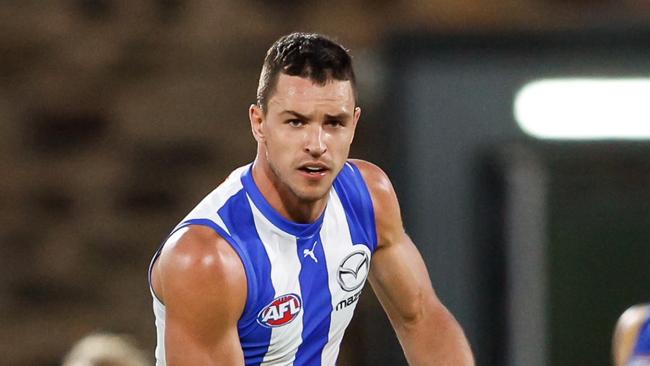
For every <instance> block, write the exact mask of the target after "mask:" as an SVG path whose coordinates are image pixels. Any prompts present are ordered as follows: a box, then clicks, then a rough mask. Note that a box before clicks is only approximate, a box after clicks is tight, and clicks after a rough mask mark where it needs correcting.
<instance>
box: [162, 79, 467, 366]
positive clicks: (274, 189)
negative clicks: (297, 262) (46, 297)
mask: <svg viewBox="0 0 650 366" xmlns="http://www.w3.org/2000/svg"><path fill="white" fill-rule="evenodd" d="M360 114H361V111H360V109H359V108H358V107H356V106H355V100H354V94H353V91H352V87H351V85H350V82H348V81H336V80H333V81H329V82H327V83H326V84H325V85H316V84H314V83H313V82H312V81H311V80H309V79H304V78H300V77H296V76H287V75H284V74H280V76H279V79H278V82H277V86H276V90H275V92H274V93H273V95H272V97H271V98H270V99H269V103H268V110H267V111H263V110H262V109H261V108H260V107H259V106H257V105H253V106H251V107H250V109H249V117H250V121H251V129H252V132H253V136H254V137H255V139H256V141H257V145H258V152H257V156H256V160H255V163H254V165H253V177H254V179H255V182H256V184H257V185H258V187H259V189H260V191H261V192H262V194H263V195H264V197H265V198H266V200H267V201H268V202H269V203H270V204H271V206H273V207H274V208H275V209H276V210H277V211H278V212H279V213H280V214H281V215H283V216H284V217H286V218H287V219H290V220H293V221H296V222H303V223H304V222H312V221H314V220H315V219H316V218H318V217H319V216H320V215H321V214H322V212H323V210H324V209H325V206H326V204H327V197H328V193H329V190H330V189H331V187H332V182H333V181H334V179H335V178H336V175H337V174H338V172H339V171H340V170H341V169H342V167H343V165H344V164H345V162H346V161H347V158H348V153H349V149H350V144H351V143H352V140H353V138H354V131H355V128H356V125H357V121H358V120H359V117H360ZM353 162H354V164H356V165H357V166H358V167H359V169H360V170H361V172H362V175H363V177H364V179H365V181H366V183H367V185H368V188H369V190H370V194H371V197H372V201H373V205H374V208H375V219H376V227H377V237H378V247H377V250H376V251H375V254H374V255H373V257H372V264H371V272H370V276H369V279H370V283H371V285H372V288H373V289H374V291H375V293H376V294H377V296H378V298H379V300H380V302H381V303H382V305H383V307H384V309H385V311H386V313H387V314H388V317H389V318H390V321H391V324H392V325H393V327H394V328H395V331H396V333H397V336H398V338H399V341H400V343H401V345H402V348H403V349H404V352H405V354H406V358H407V360H408V362H409V364H410V365H417V366H420V365H449V366H463V365H473V364H474V363H473V359H472V354H471V351H470V348H469V345H468V343H467V340H466V339H465V336H464V335H463V332H462V330H461V328H460V326H459V325H458V323H457V322H456V320H455V319H454V318H453V317H452V316H451V314H450V313H449V312H448V311H447V309H446V308H445V307H444V306H443V305H442V304H441V303H440V301H439V300H438V298H437V297H436V295H435V293H434V291H433V288H432V286H431V281H430V279H429V276H428V273H427V270H426V267H425V265H424V262H423V261H422V258H421V256H420V254H419V252H418V251H417V249H416V248H415V246H414V245H413V243H412V241H411V240H410V238H409V237H408V236H407V235H406V233H405V232H404V228H403V224H402V219H401V215H400V210H399V204H398V201H397V197H396V195H395V192H394V190H393V187H392V185H391V183H390V181H389V179H388V177H387V176H386V174H385V173H384V172H383V171H381V169H379V168H378V167H376V166H375V165H373V164H370V163H368V162H365V161H361V160H354V161H353ZM152 286H153V289H154V291H155V293H156V294H157V296H158V297H159V298H160V299H161V300H162V301H163V303H164V304H165V306H166V314H167V315H166V319H165V320H166V329H165V347H166V356H167V365H169V366H180V365H207V366H211V365H228V366H230V365H243V364H244V358H243V352H242V349H241V345H240V343H239V338H238V334H237V321H238V319H239V317H240V316H241V314H242V312H243V310H244V305H245V303H246V296H247V284H246V275H245V272H244V268H243V265H242V263H241V261H240V259H239V257H238V256H237V254H236V253H235V251H234V250H233V249H232V248H231V247H230V245H229V244H228V243H227V242H226V241H225V240H224V239H223V238H221V237H220V236H219V235H218V234H217V233H216V232H214V231H213V230H211V229H209V228H204V227H200V226H190V227H188V228H186V229H183V230H181V231H179V232H178V233H177V234H175V235H174V236H172V237H171V238H170V239H169V241H168V242H167V244H166V245H165V247H164V249H163V251H162V253H161V255H160V257H159V259H158V260H157V261H156V263H155V264H154V266H153V270H152ZM216 310H218V311H216Z"/></svg>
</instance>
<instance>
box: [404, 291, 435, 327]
mask: <svg viewBox="0 0 650 366" xmlns="http://www.w3.org/2000/svg"><path fill="white" fill-rule="evenodd" d="M428 305H430V304H428V302H427V301H426V299H425V296H424V294H422V293H418V294H417V295H416V296H414V297H413V300H411V301H409V302H408V303H406V304H403V305H402V306H401V307H400V309H399V310H398V312H397V319H396V320H397V323H398V325H399V327H400V328H402V329H404V330H409V329H414V328H416V327H417V326H418V324H420V323H421V322H422V321H423V320H424V319H425V318H426V317H427V314H428V312H429V311H431V307H430V306H428Z"/></svg>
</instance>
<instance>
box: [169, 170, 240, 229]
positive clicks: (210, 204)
mask: <svg viewBox="0 0 650 366" xmlns="http://www.w3.org/2000/svg"><path fill="white" fill-rule="evenodd" d="M246 169H248V165H246V166H243V167H240V168H237V169H236V170H235V171H233V172H232V173H231V174H230V175H229V176H228V178H227V179H226V180H225V181H223V183H221V184H220V185H219V186H218V187H217V188H215V189H214V190H213V191H212V192H210V194H208V195H207V196H206V197H205V198H204V199H203V200H202V201H201V202H200V203H199V204H198V205H196V207H194V209H192V211H190V213H189V214H187V216H186V217H185V218H184V219H183V221H181V224H182V223H183V222H185V221H187V220H192V219H209V220H211V221H213V222H214V223H216V224H217V225H219V226H220V227H221V228H222V229H224V230H225V231H226V233H228V235H230V231H228V228H227V227H226V225H225V224H224V222H223V220H222V219H221V217H220V216H219V214H218V213H217V211H218V210H219V209H220V208H221V207H223V205H224V204H226V202H228V200H229V199H230V198H231V197H232V196H234V195H235V194H237V192H239V191H241V189H242V188H243V185H242V182H241V175H242V174H243V173H244V172H245V171H246Z"/></svg>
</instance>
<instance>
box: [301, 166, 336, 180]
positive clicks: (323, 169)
mask: <svg viewBox="0 0 650 366" xmlns="http://www.w3.org/2000/svg"><path fill="white" fill-rule="evenodd" d="M298 170H300V171H301V172H302V173H303V174H306V175H307V176H310V177H321V176H324V175H325V174H326V173H327V172H328V171H329V168H328V167H327V166H326V165H324V164H321V163H308V164H303V165H301V166H300V167H299V168H298Z"/></svg>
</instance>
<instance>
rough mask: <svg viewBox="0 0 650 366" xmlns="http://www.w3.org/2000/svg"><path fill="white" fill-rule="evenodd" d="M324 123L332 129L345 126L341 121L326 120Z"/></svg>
mask: <svg viewBox="0 0 650 366" xmlns="http://www.w3.org/2000/svg"><path fill="white" fill-rule="evenodd" d="M326 123H327V124H328V125H330V126H332V127H340V126H344V125H345V123H343V121H341V120H340V119H330V120H327V122H326Z"/></svg>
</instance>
